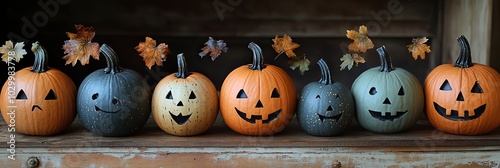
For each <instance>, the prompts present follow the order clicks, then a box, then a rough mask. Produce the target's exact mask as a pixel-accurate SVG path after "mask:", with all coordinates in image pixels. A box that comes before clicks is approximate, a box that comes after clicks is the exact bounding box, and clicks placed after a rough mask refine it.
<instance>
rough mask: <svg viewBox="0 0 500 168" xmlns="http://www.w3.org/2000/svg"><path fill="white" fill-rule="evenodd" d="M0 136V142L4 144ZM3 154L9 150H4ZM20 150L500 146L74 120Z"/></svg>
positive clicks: (413, 132)
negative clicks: (104, 125)
mask: <svg viewBox="0 0 500 168" xmlns="http://www.w3.org/2000/svg"><path fill="white" fill-rule="evenodd" d="M1 125H2V126H1V127H0V130H1V131H2V135H8V132H7V126H6V124H5V122H4V121H3V120H2V123H1ZM7 141H8V137H7V136H1V137H0V142H7ZM2 146H3V147H4V148H7V147H8V145H6V144H5V143H4V144H2ZM16 146H17V147H19V148H64V147H81V148H85V147H92V148H97V147H162V148H168V147H192V148H197V147H220V148H233V147H262V148H270V147H271V148H272V147H298V148H310V147H314V148H329V147H423V148H425V147H426V146H428V147H460V146H468V147H474V146H477V147H484V146H500V129H497V130H495V131H494V132H492V133H490V134H486V135H479V136H461V135H451V134H447V133H443V132H441V131H438V130H436V129H434V128H433V127H432V126H431V125H430V124H429V123H428V122H427V121H426V120H421V121H419V122H418V123H417V125H416V126H415V127H413V128H412V129H410V130H408V131H405V132H401V133H397V134H378V133H373V132H369V131H366V130H363V129H362V128H361V127H360V126H359V125H357V124H353V125H352V126H351V127H350V128H349V130H348V131H347V132H346V133H345V134H342V135H340V136H335V137H316V136H311V135H308V134H306V133H305V132H304V131H303V130H302V129H301V128H300V126H299V125H298V123H297V121H295V120H292V122H291V123H290V124H289V126H288V127H287V128H286V129H285V130H284V131H283V132H281V133H279V134H276V135H273V136H268V137H257V136H245V135H240V134H238V133H236V132H234V131H232V130H231V129H229V128H228V127H227V126H226V125H225V124H224V123H223V122H222V121H221V119H218V120H217V122H216V124H214V126H213V127H212V128H211V129H210V130H208V131H207V132H206V133H203V134H201V135H197V136H191V137H178V136H172V135H169V134H167V133H165V132H163V131H162V130H161V129H159V128H158V127H157V126H156V123H155V122H154V120H152V119H150V120H149V121H148V123H147V124H146V125H145V127H144V128H143V129H142V130H141V131H140V132H139V133H137V134H135V135H132V136H128V137H100V136H97V135H94V134H92V133H90V132H89V131H87V130H85V129H84V128H83V126H82V125H81V123H80V122H79V120H78V119H76V120H75V122H74V123H73V124H72V125H71V127H70V128H69V129H68V130H66V131H65V132H63V133H62V134H59V135H55V136H26V135H19V134H18V135H16Z"/></svg>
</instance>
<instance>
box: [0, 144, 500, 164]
mask: <svg viewBox="0 0 500 168" xmlns="http://www.w3.org/2000/svg"><path fill="white" fill-rule="evenodd" d="M411 149H412V148H408V147H392V148H380V147H371V148H347V149H345V148H238V149H235V148H194V149H193V148H134V147H132V148H58V149H44V148H34V149H33V148H30V149H20V150H22V152H20V154H19V155H18V156H17V159H16V160H15V161H12V160H6V159H5V157H4V156H3V154H0V162H2V166H4V167H27V163H26V161H27V160H28V158H30V157H36V158H38V160H39V167H204V168H205V167H208V168H210V167H216V168H220V167H252V168H254V167H332V168H339V167H371V168H372V167H373V168H377V167H457V168H461V167H463V168H468V167H485V168H490V167H498V166H499V165H500V160H499V158H500V150H499V148H498V147H496V148H474V149H473V150H471V148H437V149H439V150H438V151H436V152H427V153H424V152H418V151H412V150H411Z"/></svg>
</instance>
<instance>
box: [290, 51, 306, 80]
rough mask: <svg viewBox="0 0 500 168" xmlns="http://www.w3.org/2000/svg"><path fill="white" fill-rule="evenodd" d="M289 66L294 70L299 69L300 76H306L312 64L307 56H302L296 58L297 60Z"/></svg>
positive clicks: (293, 60) (292, 61)
mask: <svg viewBox="0 0 500 168" xmlns="http://www.w3.org/2000/svg"><path fill="white" fill-rule="evenodd" d="M288 64H289V65H290V68H291V69H292V70H295V68H299V71H300V74H301V75H304V72H305V71H308V70H309V64H311V62H310V61H309V59H307V58H306V56H305V55H302V56H300V58H298V57H296V58H295V59H292V60H290V61H288Z"/></svg>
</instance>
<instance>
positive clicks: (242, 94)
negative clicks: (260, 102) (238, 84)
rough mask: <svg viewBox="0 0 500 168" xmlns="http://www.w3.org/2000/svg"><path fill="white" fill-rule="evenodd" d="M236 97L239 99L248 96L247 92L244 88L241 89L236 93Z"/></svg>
mask: <svg viewBox="0 0 500 168" xmlns="http://www.w3.org/2000/svg"><path fill="white" fill-rule="evenodd" d="M236 98H237V99H243V98H248V97H247V94H246V93H245V91H244V90H243V89H241V90H240V91H239V92H238V94H237V95H236Z"/></svg>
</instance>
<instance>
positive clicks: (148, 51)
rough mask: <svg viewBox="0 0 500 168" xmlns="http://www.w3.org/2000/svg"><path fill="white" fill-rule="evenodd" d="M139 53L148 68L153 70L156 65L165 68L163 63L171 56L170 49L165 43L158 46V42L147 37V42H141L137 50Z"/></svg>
mask: <svg viewBox="0 0 500 168" xmlns="http://www.w3.org/2000/svg"><path fill="white" fill-rule="evenodd" d="M134 49H135V50H137V52H139V56H141V57H142V58H143V60H144V62H145V63H146V66H147V67H148V68H149V69H151V67H152V66H153V65H154V64H156V65H158V66H163V61H165V60H166V59H167V55H168V54H170V49H169V48H168V45H167V44H165V43H160V44H159V45H158V46H156V40H153V39H152V38H151V37H146V41H145V42H139V45H137V46H136V47H135V48H134Z"/></svg>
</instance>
